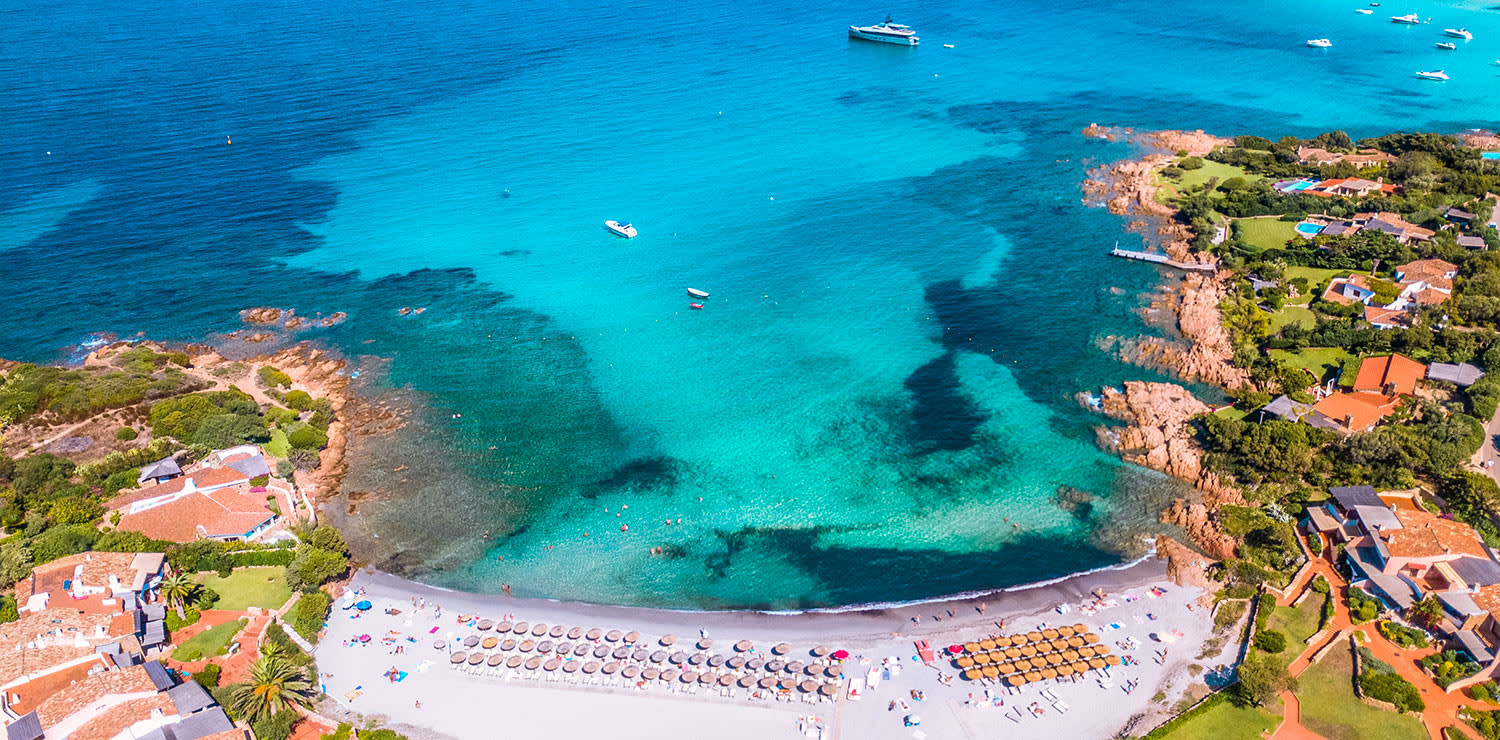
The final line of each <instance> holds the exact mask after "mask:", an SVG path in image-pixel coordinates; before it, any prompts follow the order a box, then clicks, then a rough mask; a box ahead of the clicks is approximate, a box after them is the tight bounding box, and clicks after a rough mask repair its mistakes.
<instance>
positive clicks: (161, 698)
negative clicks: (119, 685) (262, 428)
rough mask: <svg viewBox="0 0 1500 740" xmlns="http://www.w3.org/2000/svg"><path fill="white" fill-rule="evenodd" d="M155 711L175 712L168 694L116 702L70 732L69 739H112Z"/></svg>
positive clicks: (148, 717) (163, 712)
mask: <svg viewBox="0 0 1500 740" xmlns="http://www.w3.org/2000/svg"><path fill="white" fill-rule="evenodd" d="M153 711H160V712H161V713H162V714H163V715H165V716H168V717H170V716H172V715H173V714H175V711H174V710H173V709H172V702H171V701H170V700H168V699H167V695H166V694H154V695H152V696H147V697H142V698H139V699H131V700H130V701H127V702H125V703H123V704H116V705H114V706H112V707H110V709H109V711H107V712H103V713H101V714H99V715H98V716H96V717H94V718H93V719H91V720H89V721H87V722H85V723H83V724H82V725H81V726H79V728H78V729H76V730H74V731H73V732H71V733H69V734H68V740H110V739H111V738H114V737H116V736H118V735H119V734H120V733H121V732H123V731H124V730H125V729H126V728H128V727H130V726H131V725H133V724H135V723H137V722H140V721H142V720H147V719H150V718H151V713H152V712H153ZM127 737H128V736H127Z"/></svg>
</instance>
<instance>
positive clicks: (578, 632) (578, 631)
mask: <svg viewBox="0 0 1500 740" xmlns="http://www.w3.org/2000/svg"><path fill="white" fill-rule="evenodd" d="M580 637H583V628H582V627H574V628H572V629H570V630H568V639H569V640H576V639H578V638H580Z"/></svg>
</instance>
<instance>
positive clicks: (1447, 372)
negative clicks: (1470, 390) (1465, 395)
mask: <svg viewBox="0 0 1500 740" xmlns="http://www.w3.org/2000/svg"><path fill="white" fill-rule="evenodd" d="M1483 377H1484V371H1483V370H1480V369H1479V368H1477V367H1474V366H1473V365H1470V364H1469V363H1467V362H1459V363H1448V362H1434V363H1432V364H1431V365H1428V366H1427V379H1428V380H1441V381H1443V382H1445V383H1452V384H1454V385H1456V386H1459V387H1462V388H1467V387H1469V386H1471V385H1474V383H1476V382H1478V381H1479V379H1480V378H1483Z"/></svg>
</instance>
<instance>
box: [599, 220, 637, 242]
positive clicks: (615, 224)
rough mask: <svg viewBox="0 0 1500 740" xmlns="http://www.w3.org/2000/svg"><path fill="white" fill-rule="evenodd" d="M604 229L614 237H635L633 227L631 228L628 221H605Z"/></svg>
mask: <svg viewBox="0 0 1500 740" xmlns="http://www.w3.org/2000/svg"><path fill="white" fill-rule="evenodd" d="M604 228H606V229H609V230H610V231H613V232H614V233H615V234H616V235H618V236H623V237H625V238H626V239H629V238H631V237H634V236H635V227H634V226H631V225H630V223H629V222H628V221H627V222H623V223H622V222H620V221H605V222H604Z"/></svg>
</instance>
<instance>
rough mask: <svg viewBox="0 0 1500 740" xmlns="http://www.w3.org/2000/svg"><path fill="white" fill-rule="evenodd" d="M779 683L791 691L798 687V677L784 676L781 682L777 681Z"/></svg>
mask: <svg viewBox="0 0 1500 740" xmlns="http://www.w3.org/2000/svg"><path fill="white" fill-rule="evenodd" d="M777 685H778V686H780V687H781V688H783V689H786V690H787V691H791V690H792V689H795V688H797V679H795V678H783V679H781V681H780V682H778V683H777Z"/></svg>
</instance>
